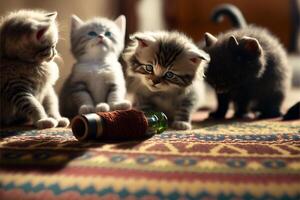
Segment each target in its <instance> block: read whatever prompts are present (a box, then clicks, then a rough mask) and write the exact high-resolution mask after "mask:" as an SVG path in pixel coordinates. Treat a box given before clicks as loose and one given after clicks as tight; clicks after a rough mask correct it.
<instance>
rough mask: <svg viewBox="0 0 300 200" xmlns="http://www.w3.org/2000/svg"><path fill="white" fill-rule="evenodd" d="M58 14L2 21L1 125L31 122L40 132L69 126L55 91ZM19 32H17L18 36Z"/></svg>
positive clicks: (32, 13)
mask: <svg viewBox="0 0 300 200" xmlns="http://www.w3.org/2000/svg"><path fill="white" fill-rule="evenodd" d="M55 17H56V13H46V12H42V11H26V10H21V11H18V12H15V13H11V14H9V15H8V16H6V17H4V18H3V19H2V21H1V26H0V34H1V48H0V52H1V56H0V61H1V62H0V80H1V81H0V92H1V96H0V100H1V101H0V108H1V109H0V124H1V125H4V126H6V125H14V124H16V123H20V122H28V121H31V122H32V123H33V124H34V125H35V126H37V127H38V128H51V127H55V126H57V125H58V126H67V125H68V124H69V121H68V119H66V118H62V117H61V116H60V114H59V111H58V110H59V109H58V100H57V96H56V94H55V91H54V89H53V85H54V84H55V82H56V80H57V78H58V67H57V65H56V63H55V62H53V58H54V57H55V55H56V50H55V45H56V42H57V40H58V33H57V25H56V22H55ZM15 31H16V32H15Z"/></svg>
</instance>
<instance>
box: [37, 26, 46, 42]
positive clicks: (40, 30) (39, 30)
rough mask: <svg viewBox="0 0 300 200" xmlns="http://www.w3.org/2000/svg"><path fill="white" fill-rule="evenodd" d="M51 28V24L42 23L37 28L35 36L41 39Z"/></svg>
mask: <svg viewBox="0 0 300 200" xmlns="http://www.w3.org/2000/svg"><path fill="white" fill-rule="evenodd" d="M48 29H49V25H48V24H47V25H40V26H38V27H37V28H36V30H35V38H36V39H37V40H38V41H40V40H41V39H42V37H43V36H44V35H45V33H46V32H47V30H48Z"/></svg>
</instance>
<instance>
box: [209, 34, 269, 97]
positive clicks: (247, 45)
mask: <svg viewBox="0 0 300 200" xmlns="http://www.w3.org/2000/svg"><path fill="white" fill-rule="evenodd" d="M206 50H207V52H208V53H209V54H210V57H211V61H210V63H209V64H208V67H207V68H206V71H205V79H206V80H207V82H208V83H209V84H211V85H212V86H213V87H214V88H215V89H216V91H217V92H219V93H222V92H228V91H230V90H231V89H234V88H237V87H239V86H241V85H242V84H247V82H248V81H249V80H254V79H256V78H257V77H259V75H260V74H261V71H262V69H263V66H264V60H263V56H262V54H263V52H262V49H261V47H260V44H259V43H258V41H257V40H256V39H254V38H249V37H243V38H242V39H241V40H240V41H237V39H236V38H235V37H234V36H231V37H229V38H227V39H226V40H224V41H222V42H221V41H217V38H214V36H212V35H208V34H207V35H206Z"/></svg>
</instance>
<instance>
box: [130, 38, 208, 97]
mask: <svg viewBox="0 0 300 200" xmlns="http://www.w3.org/2000/svg"><path fill="white" fill-rule="evenodd" d="M178 37H180V35H179V34H177V35H176V36H175V35H174V34H173V35H172V34H171V35H170V36H168V35H165V36H164V37H162V38H160V37H159V34H158V35H157V36H156V37H152V36H151V37H149V35H147V34H146V33H145V34H138V35H134V36H132V37H131V39H132V40H134V41H133V42H134V43H135V44H134V45H135V46H134V47H133V50H132V51H131V53H132V54H131V55H130V56H129V57H127V56H126V55H125V60H129V63H130V69H129V71H130V74H131V75H133V76H138V77H140V79H141V80H142V84H144V85H145V86H146V87H147V88H148V89H149V90H150V91H154V92H155V91H173V90H176V89H178V88H184V87H187V86H189V85H190V84H191V83H192V81H193V80H194V79H195V77H196V76H197V72H198V68H199V64H200V62H201V60H209V57H208V55H207V54H206V53H204V52H202V51H201V50H199V49H197V48H195V47H194V45H192V43H191V42H190V41H189V40H187V39H186V38H185V37H184V39H183V38H181V39H180V38H178ZM181 37H183V36H181ZM187 43H189V44H187ZM125 54H126V53H125ZM126 57H127V58H126ZM199 71H201V72H199V73H200V74H201V75H202V69H199Z"/></svg>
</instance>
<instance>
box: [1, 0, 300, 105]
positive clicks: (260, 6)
mask: <svg viewBox="0 0 300 200" xmlns="http://www.w3.org/2000/svg"><path fill="white" fill-rule="evenodd" d="M221 3H232V4H234V5H236V6H238V7H239V8H240V10H241V11H242V13H243V14H244V16H245V18H246V20H247V22H248V23H251V24H256V25H259V26H263V27H266V28H268V29H269V30H270V31H271V32H272V33H273V34H274V35H276V36H277V37H278V38H279V39H280V40H281V42H282V43H283V45H284V46H285V48H286V49H287V50H288V52H289V57H290V62H291V65H292V66H293V69H294V71H295V72H294V80H293V83H294V85H298V86H299V85H300V59H299V51H300V41H299V40H300V39H299V38H300V36H299V32H300V31H299V29H300V28H299V24H300V22H299V20H300V17H299V12H300V11H299V10H300V0H264V1H261V0H251V1H250V0H228V1H223V0H206V1H204V0H189V1H186V0H72V1H71V0H70V1H62V0H51V1H50V0H44V1H41V0H10V1H8V0H0V15H1V16H3V15H5V14H7V13H8V12H10V11H14V10H18V9H36V8H37V9H45V10H49V11H57V12H58V22H59V25H60V37H61V40H60V41H59V44H58V51H59V52H60V54H61V56H62V58H63V62H61V63H60V64H59V65H60V74H61V78H60V80H59V81H58V83H57V85H56V89H57V91H58V92H59V90H60V88H61V85H62V83H63V81H64V80H65V78H66V77H67V75H68V74H69V73H70V70H71V68H72V65H73V63H74V59H73V57H72V55H71V53H70V42H69V34H70V16H71V14H76V15H78V16H79V17H80V18H82V19H83V20H85V19H89V18H91V17H95V16H102V17H108V18H110V19H114V18H116V17H117V16H118V15H120V14H124V15H125V16H126V18H127V36H128V34H131V33H133V32H135V31H143V30H161V29H167V30H179V31H182V32H185V33H186V34H187V35H189V36H191V37H192V38H193V39H194V41H195V42H199V41H200V40H202V39H203V35H204V33H205V32H211V33H212V34H218V33H220V32H222V31H226V30H228V29H230V28H231V25H230V23H229V21H226V19H225V21H224V22H223V23H221V24H214V23H213V22H211V20H210V14H211V11H212V10H213V8H214V7H216V6H217V5H219V4H221ZM127 38H128V37H127ZM295 95H296V94H295ZM299 98H300V94H298V97H297V99H298V100H300V99H299Z"/></svg>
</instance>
